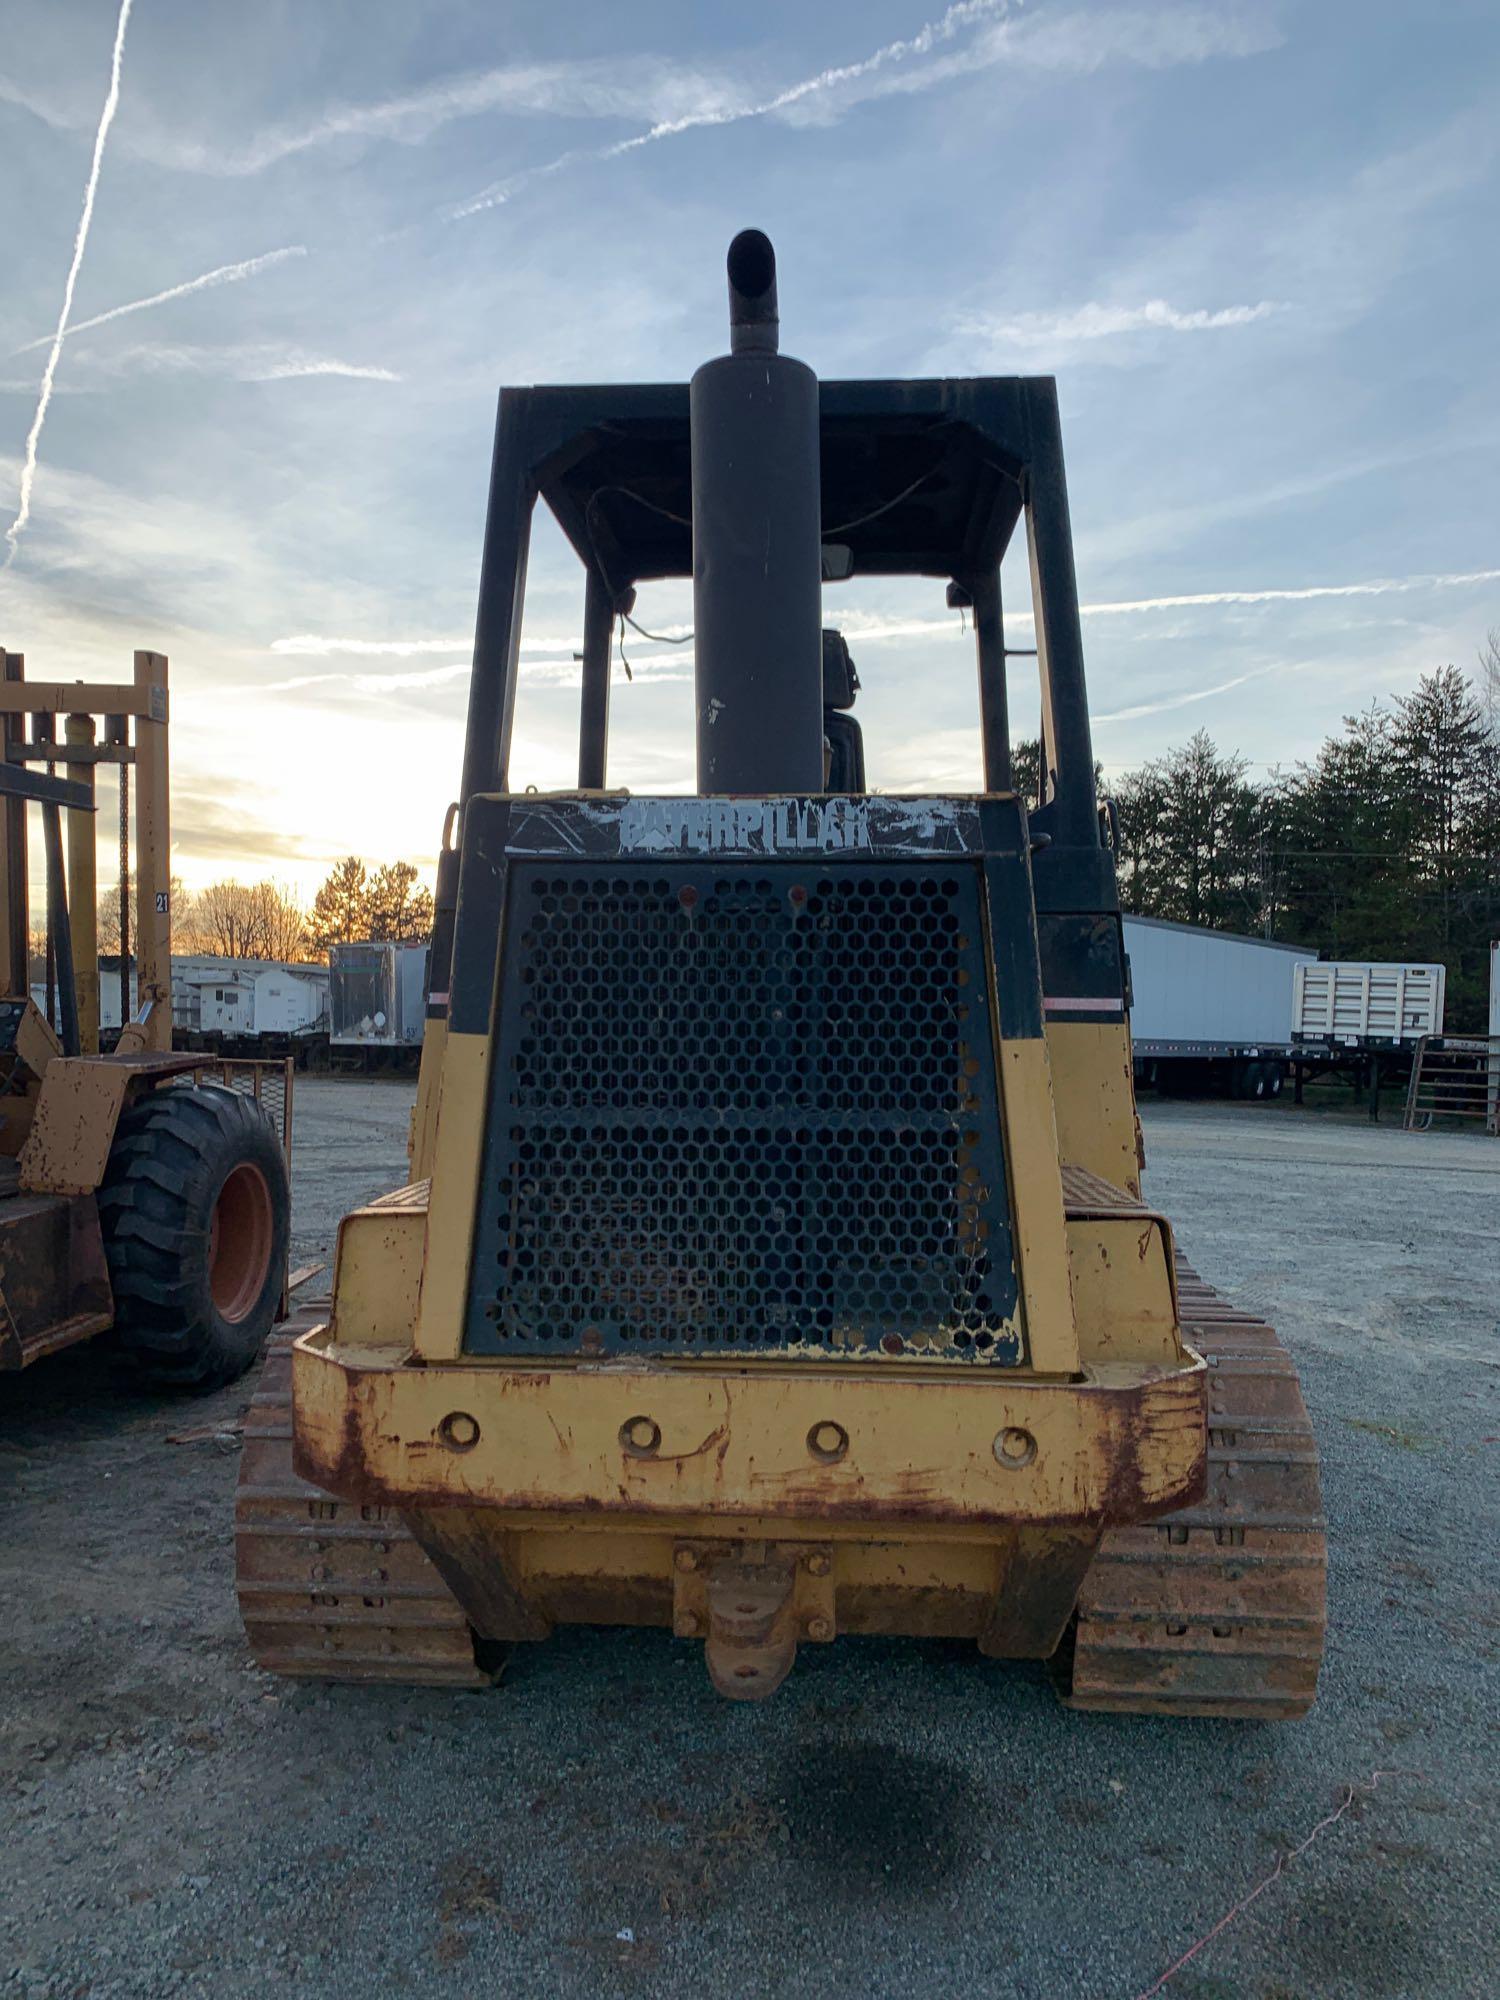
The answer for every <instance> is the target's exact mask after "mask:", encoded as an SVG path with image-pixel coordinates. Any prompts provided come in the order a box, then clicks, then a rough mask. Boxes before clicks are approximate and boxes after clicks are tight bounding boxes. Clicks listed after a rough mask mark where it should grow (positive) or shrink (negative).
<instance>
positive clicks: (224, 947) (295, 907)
mask: <svg viewBox="0 0 1500 2000" xmlns="http://www.w3.org/2000/svg"><path fill="white" fill-rule="evenodd" d="M171 896H172V949H173V951H174V952H176V953H180V954H183V955H185V956H196V955H198V954H203V955H206V956H210V957H215V958H274V959H286V960H289V961H291V962H293V963H297V962H299V961H304V960H308V959H322V958H326V957H327V956H328V951H329V947H330V946H331V945H335V944H346V943H349V942H351V941H363V940H365V939H372V940H375V941H376V942H386V941H393V942H396V943H403V942H408V941H410V942H416V943H425V942H426V941H427V939H428V938H430V937H431V935H432V892H431V890H429V889H426V888H424V887H423V886H422V884H421V883H420V881H419V880H418V877H417V871H416V869H415V868H414V867H413V866H412V864H411V862H409V861H391V862H387V863H385V864H384V865H383V866H381V867H378V868H374V869H372V868H371V867H370V866H369V865H368V864H367V863H366V862H363V861H361V860H360V859H359V857H358V856H357V855H353V854H351V855H347V856H346V857H345V858H344V859H343V860H342V861H340V862H339V863H338V864H337V865H336V866H335V867H334V868H333V869H332V871H331V872H330V874H329V875H328V878H327V880H326V881H325V882H324V883H323V884H322V886H321V888H320V889H319V890H318V892H317V894H316V896H314V898H313V901H312V905H311V907H310V908H309V907H307V906H306V905H304V904H303V902H302V901H301V900H300V898H299V897H298V896H297V895H296V893H295V892H294V891H293V890H290V889H287V888H285V887H283V886H282V885H281V884H280V883H276V882H271V881H263V882H239V881H235V880H232V879H231V880H229V881H224V882H211V883H210V884H209V885H208V887H207V888H206V889H201V890H199V891H198V892H197V893H196V894H190V893H189V892H188V891H187V890H186V889H185V888H184V886H183V884H182V882H181V881H180V880H179V879H178V878H177V877H176V876H174V877H173V878H172V884H171ZM99 949H100V951H101V952H103V953H105V954H107V955H110V956H113V955H114V954H115V953H117V952H118V951H119V949H120V889H119V884H118V883H116V884H115V886H114V887H113V888H112V889H110V890H109V891H108V892H107V894H106V895H105V897H104V900H103V903H102V905H101V907H100V911H99Z"/></svg>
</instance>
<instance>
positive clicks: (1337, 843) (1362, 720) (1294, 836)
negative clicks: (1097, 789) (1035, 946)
mask: <svg viewBox="0 0 1500 2000" xmlns="http://www.w3.org/2000/svg"><path fill="white" fill-rule="evenodd" d="M1032 761H1033V768H1034V753H1033V760H1032ZM1110 789H1111V792H1112V796H1113V799H1114V802H1115V806H1116V809H1117V811H1118V814H1119V846H1118V859H1119V873H1120V899H1121V903H1122V905H1123V906H1124V908H1125V909H1127V910H1129V911H1131V912H1133V913H1135V914H1137V915H1140V916H1150V917H1166V918H1170V919H1172V920H1174V921H1176V922H1179V923H1187V924H1204V925H1207V926H1209V927H1210V928H1212V929H1216V930H1233V931H1244V932H1249V933H1251V934H1253V935H1255V936H1258V937H1266V938H1274V939H1277V940H1279V941H1280V942H1282V943H1284V944H1297V945H1305V946H1306V947H1307V948H1308V949H1309V950H1317V951H1319V952H1322V953H1323V954H1324V955H1326V956H1328V957H1331V958H1346V959H1348V958H1352V959H1412V960H1424V961H1426V960H1430V961H1433V962H1437V963H1441V964H1442V965H1444V966H1445V967H1446V968H1447V975H1448V986H1447V995H1448V998H1447V1024H1448V1026H1449V1027H1450V1028H1451V1029H1453V1030H1454V1031H1455V1032H1458V1033H1462V1032H1464V1031H1466V1030H1467V1031H1469V1032H1475V1031H1481V1032H1482V1031H1483V1029H1484V1027H1485V1025H1486V1021H1487V1015H1488V1000H1487V995H1488V986H1489V947H1490V941H1491V940H1492V939H1493V938H1496V937H1500V633H1497V634H1491V636H1490V639H1489V641H1488V643H1487V644H1486V646H1485V647H1484V649H1483V651H1482V652H1481V654H1480V659H1479V669H1478V672H1477V674H1476V675H1474V676H1470V675H1467V674H1465V673H1463V672H1462V671H1461V670H1460V669H1459V668H1458V667H1456V666H1445V667H1440V668H1438V669H1436V670H1435V671H1434V672H1432V673H1428V674H1424V675H1423V676H1422V678H1421V680H1419V681H1418V683H1417V685H1416V687H1415V689H1414V690H1413V691H1412V692H1411V693H1410V694H1407V695H1397V696H1395V697H1393V698H1391V699H1388V700H1384V701H1378V700H1377V701H1374V702H1372V703H1371V704H1370V706H1369V707H1368V708H1366V709H1365V710H1363V711H1362V712H1361V713H1360V714H1358V715H1350V716H1346V717H1345V718H1344V722H1343V726H1342V728H1341V729H1340V730H1338V731H1337V732H1336V733H1335V734H1333V735H1331V736H1329V737H1328V738H1327V739H1326V740H1325V741H1324V743H1323V745H1322V747H1321V748H1320V749H1319V751H1318V752H1317V754H1316V756H1314V757H1313V758H1312V759H1311V760H1309V761H1308V762H1305V763H1297V764H1294V765H1291V766H1290V767H1288V768H1285V769H1281V768H1273V769H1272V770H1271V771H1270V773H1269V774H1268V775H1267V777H1265V778H1264V779H1256V778H1253V777H1252V776H1251V775H1250V766H1249V764H1248V763H1247V762H1246V760H1245V759H1244V758H1243V757H1239V756H1237V755H1235V754H1234V753H1232V752H1227V753H1226V752H1224V751H1221V750H1220V749H1219V748H1218V747H1217V745H1216V744H1215V743H1214V742H1213V740H1212V738H1211V737H1210V736H1209V735H1208V733H1207V731H1206V730H1199V731H1198V732H1197V734H1196V735H1194V736H1193V737H1191V738H1190V739H1189V740H1188V742H1186V743H1184V744H1182V745H1181V746H1180V747H1178V748H1177V749H1175V750H1170V751H1168V752H1167V753H1166V754H1165V755H1164V756H1162V757H1155V758H1152V759H1150V760H1149V761H1148V762H1146V763H1144V764H1142V765H1141V766H1140V767H1139V768H1138V769H1137V770H1133V771H1129V772H1126V773H1125V775H1124V776H1123V777H1122V778H1120V779H1119V780H1118V781H1117V782H1116V783H1115V784H1114V785H1113V786H1112V787H1111V788H1110Z"/></svg>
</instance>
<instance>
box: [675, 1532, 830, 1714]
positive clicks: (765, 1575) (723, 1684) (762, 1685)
mask: <svg viewBox="0 0 1500 2000" xmlns="http://www.w3.org/2000/svg"><path fill="white" fill-rule="evenodd" d="M796 1575H797V1572H796V1568H795V1567H794V1565H793V1564H791V1563H788V1562H784V1561H780V1560H777V1559H775V1558H772V1559H770V1560H763V1561H758V1562H757V1561H752V1560H749V1559H747V1558H743V1557H742V1558H738V1559H736V1558H734V1557H728V1556H726V1557H722V1558H721V1559H720V1560H719V1561H718V1562H716V1563H714V1564H713V1565H712V1567H711V1568H710V1570H709V1572H708V1587H707V1598H708V1634H707V1637H706V1638H705V1640H704V1642H703V1657H704V1661H705V1664H706V1665H707V1667H708V1677H709V1679H710V1680H711V1681H712V1682H713V1684H714V1686H715V1688H717V1690H718V1691H719V1693H720V1694H722V1695H725V1696H727V1697H728V1698H729V1700H731V1701H764V1700H765V1698H766V1696H767V1695H770V1694H774V1693H775V1692H776V1690H777V1688H779V1687H780V1686H781V1683H782V1682H783V1681H784V1680H785V1679H786V1677H787V1675H788V1674H789V1673H790V1672H791V1670H792V1662H793V1661H794V1660H795V1659H796V1657H797V1638H798V1632H797V1613H796V1600H795V1596H794V1594H793V1586H794V1583H795V1580H796ZM830 1636H831V1635H830Z"/></svg>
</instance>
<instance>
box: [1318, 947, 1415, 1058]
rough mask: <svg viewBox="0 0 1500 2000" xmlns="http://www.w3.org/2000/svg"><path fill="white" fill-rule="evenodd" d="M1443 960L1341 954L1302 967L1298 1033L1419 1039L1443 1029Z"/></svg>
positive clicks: (1332, 1038)
mask: <svg viewBox="0 0 1500 2000" xmlns="http://www.w3.org/2000/svg"><path fill="white" fill-rule="evenodd" d="M1445 978H1446V975H1445V972H1444V968H1443V967H1442V966H1441V965H1409V964H1401V963H1396V962H1393V963H1390V964H1383V963H1378V962H1376V961H1374V960H1356V959H1339V960H1334V961H1332V962H1329V963H1326V964H1322V965H1306V966H1298V968H1297V976H1296V986H1295V995H1294V999H1295V1016H1296V1018H1295V1022H1294V1032H1295V1033H1296V1034H1297V1035H1298V1036H1299V1037H1300V1038H1302V1039H1305V1040H1307V1041H1333V1042H1366V1041H1374V1042H1415V1041H1417V1040H1418V1039H1419V1038H1420V1037H1421V1036H1423V1035H1440V1034H1441V1033H1442V1032H1443V990H1444V984H1445Z"/></svg>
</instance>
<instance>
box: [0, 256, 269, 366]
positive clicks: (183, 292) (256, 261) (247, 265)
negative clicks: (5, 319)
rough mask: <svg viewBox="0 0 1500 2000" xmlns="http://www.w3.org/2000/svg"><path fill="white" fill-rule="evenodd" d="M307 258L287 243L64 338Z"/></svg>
mask: <svg viewBox="0 0 1500 2000" xmlns="http://www.w3.org/2000/svg"><path fill="white" fill-rule="evenodd" d="M306 255H307V246H306V244H303V243H290V244H288V245H287V247H286V248H285V249H284V250H268V251H267V252H266V253H265V255H264V256H262V257H246V258H244V259H242V260H241V262H239V263H238V264H219V265H217V266H215V268H214V269H213V270H212V271H205V272H203V274H202V276H201V277H197V278H189V279H187V280H186V281H185V282H184V283H183V284H180V285H169V286H168V287H167V289H166V290H165V291H164V292H152V293H151V295H150V297H149V298H144V299H130V300H127V302H126V303H125V304H124V305H122V306H111V307H110V309H109V311H108V312H102V313H95V314H94V316H93V318H92V319H79V320H74V321H73V323H72V325H71V326H70V327H69V328H68V329H67V338H68V339H69V340H74V339H76V338H77V336H78V335H79V334H80V333H87V332H88V330H89V329H90V327H95V326H107V325H108V324H109V322H110V321H111V320H112V319H123V318H124V317H125V315H126V314H127V313H138V312H145V311H146V310H147V308H148V307H150V306H164V305H167V304H168V303H170V301H171V300H173V299H185V298H189V297H190V296H191V295H192V294H193V293H194V292H207V291H212V290H214V289H216V288H217V287H218V286H220V285H237V284H238V283H239V282H240V280H241V279H242V278H254V277H257V276H259V274H260V273H261V272H262V271H269V270H271V269H272V268H273V266H275V265H277V264H284V263H285V262H286V260H287V258H288V257H305V256H306ZM50 338H51V335H50V334H43V335H42V336H41V338H40V339H39V340H28V341H26V342H25V343H24V344H23V345H22V346H20V347H13V348H12V349H11V350H10V351H11V354H12V355H17V354H29V353H30V352H31V350H32V349H33V348H34V347H45V346H46V345H47V342H48V340H49V339H50Z"/></svg>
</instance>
